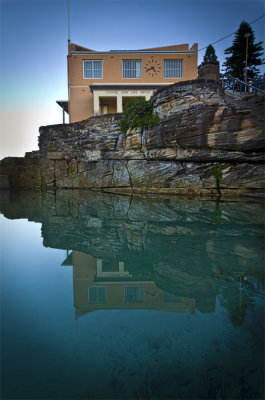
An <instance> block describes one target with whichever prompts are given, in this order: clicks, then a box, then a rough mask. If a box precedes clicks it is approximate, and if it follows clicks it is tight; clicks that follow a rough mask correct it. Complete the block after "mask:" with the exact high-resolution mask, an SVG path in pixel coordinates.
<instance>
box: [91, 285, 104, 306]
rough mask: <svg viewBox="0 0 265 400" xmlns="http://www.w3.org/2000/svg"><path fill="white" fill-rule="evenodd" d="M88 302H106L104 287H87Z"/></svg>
mask: <svg viewBox="0 0 265 400" xmlns="http://www.w3.org/2000/svg"><path fill="white" fill-rule="evenodd" d="M88 302H89V303H105V302H106V288H105V286H89V287H88Z"/></svg>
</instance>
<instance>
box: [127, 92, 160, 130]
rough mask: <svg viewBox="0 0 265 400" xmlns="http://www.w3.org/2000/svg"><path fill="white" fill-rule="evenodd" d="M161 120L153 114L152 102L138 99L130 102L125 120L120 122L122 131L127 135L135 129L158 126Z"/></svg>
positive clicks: (141, 98)
mask: <svg viewBox="0 0 265 400" xmlns="http://www.w3.org/2000/svg"><path fill="white" fill-rule="evenodd" d="M159 121H160V118H159V116H158V114H157V113H155V114H154V112H153V105H152V102H151V100H145V98H144V97H136V98H135V99H131V100H130V101H128V103H127V105H126V107H125V110H124V111H123V118H122V120H121V121H120V127H121V131H122V132H124V133H126V132H127V130H128V129H133V128H141V129H146V128H151V127H152V126H153V125H155V124H157V123H158V122H159Z"/></svg>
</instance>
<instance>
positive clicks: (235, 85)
mask: <svg viewBox="0 0 265 400" xmlns="http://www.w3.org/2000/svg"><path fill="white" fill-rule="evenodd" d="M262 82H264V80H263V79H257V80H256V81H255V82H254V83H253V82H244V81H241V80H240V79H238V78H234V77H233V76H230V75H225V76H224V77H223V78H222V86H223V88H224V89H225V90H233V93H235V92H237V93H240V96H241V95H242V93H246V92H247V93H249V94H253V92H254V96H257V94H264V95H265V90H263V89H260V87H259V86H260V84H261V83H262ZM243 90H244V91H243Z"/></svg>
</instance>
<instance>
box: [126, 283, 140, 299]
mask: <svg viewBox="0 0 265 400" xmlns="http://www.w3.org/2000/svg"><path fill="white" fill-rule="evenodd" d="M142 301H143V288H142V287H140V286H127V287H125V303H141V302H142Z"/></svg>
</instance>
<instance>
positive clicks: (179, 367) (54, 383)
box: [0, 191, 264, 399]
mask: <svg viewBox="0 0 265 400" xmlns="http://www.w3.org/2000/svg"><path fill="white" fill-rule="evenodd" d="M0 210H1V213H2V215H0V220H1V362H2V368H1V374H2V397H1V398H3V399H248V398H251V399H263V398H264V252H263V246H264V205H263V204H260V203H255V202H215V201H194V200H180V199H175V198H165V197H164V198H150V197H146V198H142V199H141V198H138V197H133V198H132V197H127V196H113V195H107V194H95V193H89V192H87V191H65V192H64V191H59V192H57V193H56V195H55V194H54V193H41V192H37V191H25V192H10V193H9V192H5V193H2V194H1V202H0Z"/></svg>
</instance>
